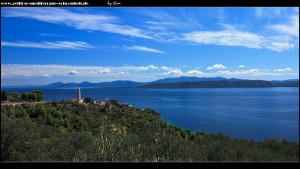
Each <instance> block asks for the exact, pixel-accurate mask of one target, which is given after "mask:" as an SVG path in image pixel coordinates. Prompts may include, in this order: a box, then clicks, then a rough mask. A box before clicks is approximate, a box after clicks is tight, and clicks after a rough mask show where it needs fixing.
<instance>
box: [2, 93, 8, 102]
mask: <svg viewBox="0 0 300 169" xmlns="http://www.w3.org/2000/svg"><path fill="white" fill-rule="evenodd" d="M6 100H7V93H6V91H1V101H6Z"/></svg>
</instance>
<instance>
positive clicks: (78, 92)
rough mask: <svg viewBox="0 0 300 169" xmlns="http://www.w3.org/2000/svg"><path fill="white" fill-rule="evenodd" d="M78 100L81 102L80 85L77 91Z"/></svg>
mask: <svg viewBox="0 0 300 169" xmlns="http://www.w3.org/2000/svg"><path fill="white" fill-rule="evenodd" d="M77 102H78V103H81V94H80V87H78V91H77Z"/></svg>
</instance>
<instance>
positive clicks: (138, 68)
mask: <svg viewBox="0 0 300 169" xmlns="http://www.w3.org/2000/svg"><path fill="white" fill-rule="evenodd" d="M134 69H136V70H150V69H158V67H157V66H154V65H149V66H138V67H134Z"/></svg>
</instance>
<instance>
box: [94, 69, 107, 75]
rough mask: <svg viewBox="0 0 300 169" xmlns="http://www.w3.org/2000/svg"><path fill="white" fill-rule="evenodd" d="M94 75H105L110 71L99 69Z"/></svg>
mask: <svg viewBox="0 0 300 169" xmlns="http://www.w3.org/2000/svg"><path fill="white" fill-rule="evenodd" d="M96 73H99V74H107V73H110V70H109V69H108V68H106V69H100V70H98V71H97V72H96Z"/></svg>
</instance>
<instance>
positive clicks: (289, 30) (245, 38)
mask: <svg viewBox="0 0 300 169" xmlns="http://www.w3.org/2000/svg"><path fill="white" fill-rule="evenodd" d="M298 18H299V17H298ZM298 20H299V19H298ZM296 22H297V21H296V19H293V24H292V25H291V24H288V25H271V26H269V27H271V28H272V29H275V30H276V29H277V30H278V31H281V32H285V34H283V35H282V34H276V35H274V34H273V35H272V36H271V35H262V34H259V33H252V32H247V31H240V30H237V29H236V28H235V27H234V26H232V25H228V24H219V25H222V26H224V29H223V30H220V31H194V32H190V33H184V34H182V35H183V39H182V40H185V41H189V42H192V43H197V44H204V45H223V46H243V47H246V48H254V49H269V50H273V51H276V52H282V51H284V50H289V49H291V48H293V47H294V46H295V45H294V44H295V43H296V42H297V41H295V39H294V36H297V37H299V34H298V32H299V22H298V26H297V23H296ZM292 35H293V36H292Z"/></svg>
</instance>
